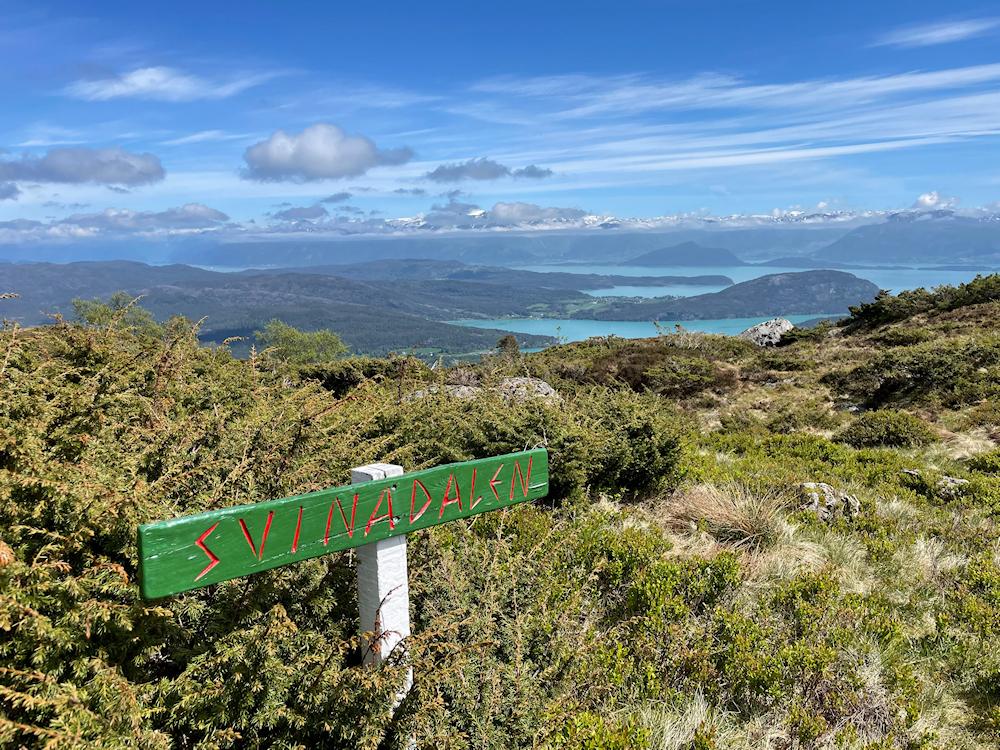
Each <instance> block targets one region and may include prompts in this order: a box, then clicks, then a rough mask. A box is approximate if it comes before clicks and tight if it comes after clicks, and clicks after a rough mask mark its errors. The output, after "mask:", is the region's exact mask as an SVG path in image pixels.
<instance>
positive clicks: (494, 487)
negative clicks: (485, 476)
mask: <svg viewBox="0 0 1000 750" xmlns="http://www.w3.org/2000/svg"><path fill="white" fill-rule="evenodd" d="M501 471H503V464H500V465H499V466H498V467H497V470H496V471H495V472H493V478H492V479H491V480H490V490H492V492H493V497H495V498H496V499H497V502H498V503H499V502H500V496H499V495H498V494H497V477H498V476H500V472H501Z"/></svg>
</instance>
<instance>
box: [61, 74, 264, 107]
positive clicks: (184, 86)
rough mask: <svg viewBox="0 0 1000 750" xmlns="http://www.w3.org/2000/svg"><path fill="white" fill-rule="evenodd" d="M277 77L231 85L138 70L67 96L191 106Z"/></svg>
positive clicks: (74, 87) (82, 85) (81, 84)
mask: <svg viewBox="0 0 1000 750" xmlns="http://www.w3.org/2000/svg"><path fill="white" fill-rule="evenodd" d="M273 77H274V74H273V73H270V74H263V75H251V76H242V77H239V78H235V79H233V80H230V81H212V80H208V79H206V78H202V77H201V76H196V75H191V74H189V73H183V72H181V71H179V70H175V69H174V68H167V67H162V66H158V67H149V68H137V69H135V70H132V71H129V72H127V73H122V74H121V75H117V76H112V77H110V78H101V79H97V80H89V81H76V82H75V83H73V84H70V86H68V87H67V88H66V93H67V94H69V95H70V96H74V97H77V98H78V99H87V100H89V101H106V100H108V99H124V98H132V99H152V100H157V101H165V102H190V101H195V100H197V99H225V98H227V97H230V96H234V95H236V94H239V93H240V92H242V91H246V90H247V89H249V88H251V87H253V86H257V85H258V84H261V83H263V82H264V81H267V80H268V79H270V78H273Z"/></svg>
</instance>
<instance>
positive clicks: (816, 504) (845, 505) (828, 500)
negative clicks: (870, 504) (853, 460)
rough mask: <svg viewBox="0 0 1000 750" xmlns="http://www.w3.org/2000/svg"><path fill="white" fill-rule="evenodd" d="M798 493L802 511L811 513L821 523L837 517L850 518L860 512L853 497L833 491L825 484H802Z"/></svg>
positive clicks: (859, 504)
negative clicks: (800, 498)
mask: <svg viewBox="0 0 1000 750" xmlns="http://www.w3.org/2000/svg"><path fill="white" fill-rule="evenodd" d="M799 493H800V495H801V497H802V506H801V507H802V509H803V510H809V511H812V512H813V513H815V514H816V516H817V518H819V519H820V520H821V521H832V520H833V519H834V518H835V517H836V516H838V515H841V516H844V517H845V518H852V517H854V516H856V515H857V514H858V512H859V511H860V510H861V503H860V502H858V499H857V498H856V497H854V495H848V494H847V493H846V492H841V491H840V490H837V489H834V488H833V487H831V486H830V485H828V484H827V483H826V482H803V483H802V484H800V485H799Z"/></svg>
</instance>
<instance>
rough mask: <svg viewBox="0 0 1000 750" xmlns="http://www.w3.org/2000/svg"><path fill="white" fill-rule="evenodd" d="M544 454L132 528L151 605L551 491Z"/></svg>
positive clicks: (449, 467)
mask: <svg viewBox="0 0 1000 750" xmlns="http://www.w3.org/2000/svg"><path fill="white" fill-rule="evenodd" d="M548 484H549V466H548V453H547V452H546V451H545V450H544V449H541V448H539V449H535V450H530V451H522V452H520V453H510V454H507V455H504V456H496V457H493V458H484V459H479V460H477V461H466V462H464V463H457V464H449V465H445V466H437V467H434V468H432V469H426V470H424V471H416V472H412V473H409V474H403V475H401V476H396V477H389V478H387V479H381V480H378V481H374V482H365V483H363V484H355V485H345V486H343V487H334V488H331V489H327V490H321V491H319V492H311V493H309V494H307V495H297V496H294V497H286V498H282V499H280V500H269V501H267V502H263V503H257V504H256V505H242V506H236V507H232V508H223V509H220V510H215V511H208V512H206V513H199V514H197V515H192V516H184V517H181V518H174V519H172V520H169V521H158V522H156V523H148V524H143V525H142V526H140V527H139V561H140V569H141V589H142V595H143V596H144V597H145V598H147V599H153V598H157V597H161V596H168V595H169V594H176V593H179V592H181V591H188V590H190V589H194V588H199V587H201V586H208V585H210V584H213V583H218V582H219V581H226V580H229V579H230V578H238V577H240V576H245V575H249V574H251V573H259V572H261V571H263V570H268V569H270V568H275V567H278V566H279V565H288V564H289V563H294V562H300V561H302V560H307V559H309V558H311V557H318V556H319V555H324V554H327V553H329V552H335V551H337V550H343V549H348V548H349V547H357V546H360V545H362V544H368V543H370V542H375V541H378V540H379V539H386V538H388V537H391V536H397V535H399V534H408V533H409V532H411V531H416V530H418V529H424V528H427V527H428V526H434V525H436V524H439V523H447V522H448V521H454V520H456V519H459V518H466V517H468V516H473V515H476V514H478V513H484V512H486V511H490V510H496V509H498V508H503V507H505V506H508V505H514V504H515V503H520V502H524V501H525V500H533V499H535V498H539V497H544V496H545V495H546V494H547V493H548Z"/></svg>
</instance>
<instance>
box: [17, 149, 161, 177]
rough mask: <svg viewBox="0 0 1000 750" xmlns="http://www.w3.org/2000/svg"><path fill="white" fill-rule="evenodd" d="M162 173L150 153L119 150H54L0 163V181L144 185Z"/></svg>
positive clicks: (155, 158)
mask: <svg viewBox="0 0 1000 750" xmlns="http://www.w3.org/2000/svg"><path fill="white" fill-rule="evenodd" d="M164 174H165V173H164V171H163V165H162V164H160V160H159V159H158V158H157V157H156V156H154V155H153V154H135V153H132V152H130V151H125V150H123V149H120V148H54V149H51V150H50V151H48V152H47V153H46V154H45V156H27V155H25V156H22V157H21V158H20V159H10V160H0V180H27V181H31V182H42V183H46V182H63V183H83V182H94V183H98V184H105V185H146V184H149V183H151V182H158V181H159V180H162V179H163V176H164Z"/></svg>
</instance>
